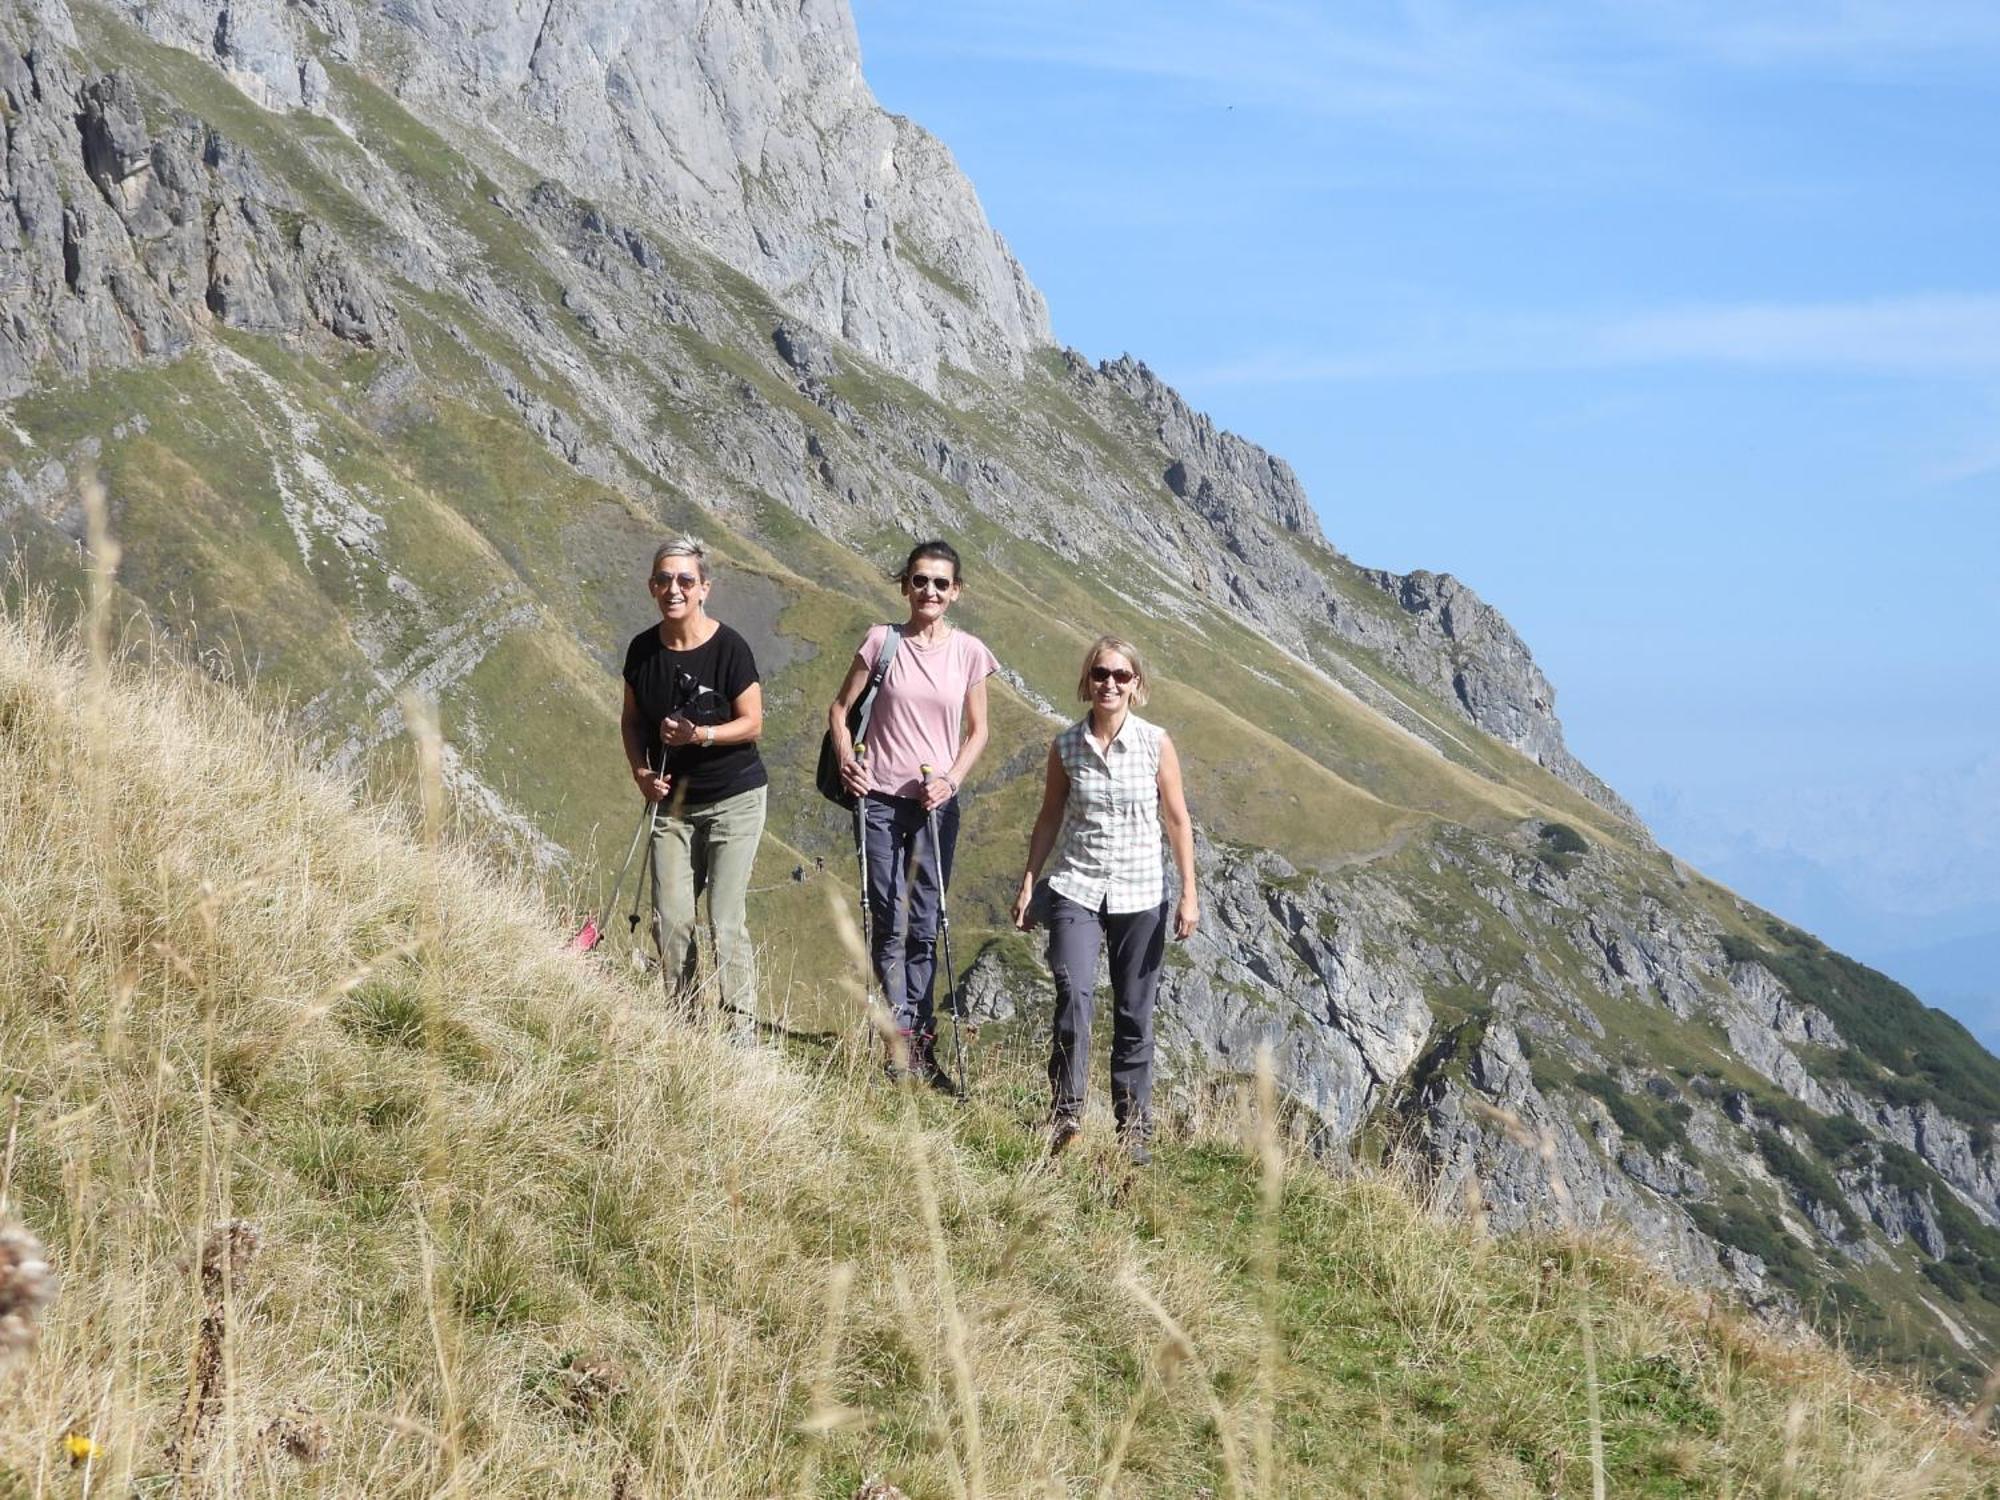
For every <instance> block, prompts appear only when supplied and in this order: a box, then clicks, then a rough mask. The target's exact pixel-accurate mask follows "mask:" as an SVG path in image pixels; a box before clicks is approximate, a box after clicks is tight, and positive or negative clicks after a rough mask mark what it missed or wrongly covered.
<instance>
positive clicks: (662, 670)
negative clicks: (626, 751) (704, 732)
mask: <svg viewBox="0 0 2000 1500" xmlns="http://www.w3.org/2000/svg"><path fill="white" fill-rule="evenodd" d="M757 680H758V677H757V660H756V658H755V657H753V656H752V655H751V654H750V643H749V642H748V641H746V640H744V639H743V637H742V636H740V635H738V634H737V633H736V632H735V631H733V630H731V629H730V628H729V627H728V626H727V625H724V624H723V623H721V621H717V622H716V626H715V634H714V635H712V636H710V637H709V638H708V639H707V640H706V641H704V642H702V644H701V645H699V646H696V647H695V648H694V649H693V650H692V651H669V650H668V649H667V648H666V647H665V646H663V645H661V644H660V631H659V627H658V626H650V627H648V628H647V629H645V630H642V631H640V632H639V633H638V634H637V635H635V636H633V637H632V644H631V645H629V646H627V647H626V648H625V681H626V682H627V683H629V684H630V685H631V688H632V696H633V697H634V698H636V699H637V700H638V702H639V733H640V742H641V743H642V744H643V745H644V746H645V749H646V763H647V764H648V765H650V766H652V767H654V768H655V769H657V770H663V771H665V772H666V773H667V775H669V776H671V777H673V779H674V789H673V792H672V794H671V795H670V798H669V800H670V801H671V802H681V801H686V802H690V803H695V804H700V803H704V802H717V801H720V800H721V799H722V798H724V797H734V796H735V795H736V794H737V793H738V792H748V791H754V790H755V789H756V788H758V787H760V786H764V785H766V784H768V783H769V781H770V779H771V778H770V777H769V776H767V775H766V774H765V772H764V761H763V757H761V756H760V755H758V754H757V745H756V742H755V741H754V740H753V741H750V742H748V743H746V744H741V745H717V746H716V747H715V748H714V749H713V750H711V749H708V748H707V747H706V746H704V745H702V744H701V743H699V742H698V741H697V742H696V743H695V744H692V745H675V746H671V747H669V746H663V745H662V744H661V743H660V720H662V719H664V718H666V717H667V716H668V715H669V714H678V715H680V716H681V717H682V718H686V719H692V720H693V721H694V722H695V723H696V724H726V723H728V722H729V721H730V720H731V719H733V718H735V717H736V707H735V705H736V699H737V697H738V696H739V695H740V694H741V693H742V692H743V691H744V690H745V689H746V688H748V687H749V686H750V685H751V684H752V683H754V682H756V681H757ZM663 750H664V751H665V753H666V763H665V764H664V765H662V764H661V762H660V755H661V752H662V751H663Z"/></svg>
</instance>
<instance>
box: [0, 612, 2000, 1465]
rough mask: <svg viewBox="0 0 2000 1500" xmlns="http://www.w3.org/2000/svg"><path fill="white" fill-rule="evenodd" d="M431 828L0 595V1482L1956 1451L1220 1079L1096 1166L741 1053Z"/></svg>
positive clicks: (1594, 1259)
mask: <svg viewBox="0 0 2000 1500" xmlns="http://www.w3.org/2000/svg"><path fill="white" fill-rule="evenodd" d="M416 753H417V754H418V755H419V756H420V757H421V754H422V745H421V736H420V743H419V744H418V746H417V747H416ZM421 781H422V778H421V777H420V778H419V782H420V784H421ZM439 823H440V818H439V816H438V809H437V808H436V807H435V806H434V805H433V806H431V807H430V808H429V809H428V811H427V812H426V811H425V810H424V809H421V808H420V809H419V810H418V811H416V812H413V813H411V814H408V815H406V814H404V813H402V812H399V811H396V810H394V809H390V808H384V807H379V806H378V807H369V806H360V805H357V804H356V803H355V801H354V800H353V798H352V796H351V794H350V792H349V790H348V789H346V788H344V787H342V786H339V785H335V784H332V783H330V782H328V781H326V780H325V779H323V778H321V777H319V776H318V775H316V774H314V773H312V772H311V771H309V770H308V769H307V768H306V767H305V766H304V765H303V764H302V763H301V761H300V760H299V758H298V756H297V755H296V753H295V751H294V748H293V747H292V746H291V745H290V744H289V743H287V742H286V741H285V740H284V739H283V737H282V736H280V735H279V734H278V733H276V732H275V731H274V730H273V729H272V728H271V727H270V726H268V725H266V724H264V723H262V722H260V721H258V720H257V719H256V718H254V717H253V716H252V715H251V714H250V713H249V712H248V711H247V710H245V709H243V708H241V707H239V706H238V705H236V704H235V703H234V702H233V701H231V700H229V699H227V698H225V697H223V696H222V695H221V694H220V693H219V692H218V691H217V690H214V689H212V688H209V687H207V686H206V685H203V684H199V683H196V682H194V681H191V680H190V679H188V678H186V677H184V676H181V675H178V674H176V673H175V672H174V671H172V670H171V669H168V668H164V667H154V668H149V669H144V670H141V669H139V668H134V667H115V666H114V665H113V664H111V663H110V662H109V660H108V657H107V656H106V655H105V654H104V653H98V654H97V655H96V657H95V659H94V661H93V656H92V653H91V652H89V651H88V650H80V649H77V648H75V647H74V646H70V645H65V644H63V643H61V642H59V641H57V640H55V639H53V638H52V637H51V635H50V633H49V631H48V630H47V628H46V627H45V626H43V625H42V624H41V623H39V622H38V621H37V620H36V619H34V618H32V617H31V618H26V619H23V618H20V617H14V618H9V619H6V620H4V621H0V872H3V873H0V926H4V938H5V944H4V950H0V995H4V1001H0V1098H4V1097H5V1096H10V1095H17V1096H19V1098H20V1099H21V1100H22V1101H23V1102H22V1105H21V1111H20V1117H19V1128H18V1138H17V1139H16V1140H15V1141H13V1142H12V1143H11V1144H10V1146H9V1149H8V1156H7V1161H8V1168H7V1181H6V1182H5V1184H4V1186H0V1195H4V1198H5V1201H6V1205H7V1209H6V1211H7V1212H8V1213H10V1214H12V1215H14V1216H16V1217H18V1218H19V1219H20V1220H21V1221H23V1222H24V1223H25V1225H26V1227H27V1229H28V1230H30V1231H31V1232H32V1233H33V1234H34V1235H35V1236H37V1237H38V1238H39V1241H40V1243H41V1244H42V1245H44V1246H46V1247H47V1252H48V1259H49V1260H50V1261H51V1262H52V1263H53V1264H54V1265H55V1267H56V1269H57V1270H58V1271H59V1272H60V1275H61V1292H60V1295H59V1296H58V1297H57V1298H56V1300H55V1301H54V1302H53V1304H51V1305H49V1306H48V1307H46V1308H42V1307H41V1306H40V1305H39V1304H37V1306H36V1308H35V1312H36V1314H37V1318H38V1321H39V1324H40V1338H39V1341H38V1343H36V1344H35V1345H34V1346H33V1347H32V1348H30V1349H28V1350H27V1351H26V1352H25V1353H24V1354H23V1355H22V1357H19V1358H16V1359H13V1360H11V1361H9V1362H8V1363H7V1364H6V1365H5V1366H4V1367H0V1496H10V1497H11V1495H13V1494H16V1493H18V1494H21V1495H33V1496H38V1497H39V1496H44V1495H49V1496H54V1495H63V1496H69V1495H82V1494H102V1495H107V1496H108V1495H113V1494H115V1495H118V1496H121V1497H122V1496H126V1495H130V1494H134V1493H139V1494H149V1495H150V1494H168V1493H180V1494H183V1495H190V1496H193V1495H202V1496H261V1495H289V1494H323V1495H339V1496H357V1495H366V1496H405V1495H408V1496H416V1495H425V1496H432V1495H464V1496H482V1497H483V1496H502V1495H520V1496H562V1495H578V1496H581V1495H592V1496H601V1495H604V1494H607V1493H610V1494H616V1495H625V1496H637V1495H658V1496H666V1495H714V1496H726V1497H749V1496H765V1495H773V1496H775V1495H786V1496H790V1495H815V1496H834V1495H838V1496H842V1497H846V1496H851V1495H853V1494H854V1493H855V1490H856V1488H857V1486H858V1485H859V1484H860V1483H861V1481H862V1479H863V1477H864V1476H874V1475H880V1476H882V1477H883V1478H884V1479H885V1480H887V1481H889V1482H891V1483H893V1484H894V1485H895V1486H897V1487H898V1488H900V1489H901V1490H903V1491H905V1492H906V1493H907V1494H909V1495H910V1496H912V1497H919V1500H921V1497H927V1496H940V1495H957V1496H966V1497H976V1496H987V1497H994V1500H998V1497H1003V1496H1004V1497H1011V1496H1020V1495H1050V1496H1058V1495H1080V1494H1095V1495H1103V1496H1138V1495H1177V1494H1184V1495H1195V1494H1203V1493H1218V1494H1220V1493H1228V1494H1244V1495H1259V1496H1275V1495H1310V1494H1327V1495H1355V1494H1382V1495H1404V1494H1409V1495H1418V1494H1433V1493H1468V1494H1473V1493H1477V1494H1493V1495H1531V1494H1535V1495H1539V1494H1547V1493H1551V1492H1554V1493H1561V1494H1572V1493H1574V1494H1587V1493H1589V1492H1590V1486H1591V1482H1592V1473H1593V1468H1594V1465H1593V1462H1592V1459H1591V1456H1590V1455H1591V1451H1592V1444H1593V1440H1595V1441H1598V1442H1601V1443H1602V1445H1603V1446H1604V1449H1605V1452H1606V1458H1605V1460H1604V1463H1605V1465H1606V1467H1607V1468H1608V1472H1609V1473H1610V1475H1611V1491H1612V1493H1648V1494H1666V1493H1687V1494H1726V1495H1752V1494H1756V1495H1764V1494H1787V1493H1796V1494H1801V1495H1804V1494H1817V1495H1851V1496H1856V1497H1861V1496H1870V1497H1873V1496H1891V1495H1894V1496H1912V1497H1914V1496H1928V1495H1937V1496H1945V1495H1968V1494H1980V1493H1989V1494H1990V1493H1995V1492H1996V1489H1995V1480H1994V1478H1993V1468H1992V1465H1993V1454H1992V1452H1991V1450H1990V1449H1988V1448H1986V1447H1985V1446H1983V1445H1981V1444H1979V1443H1977V1442H1975V1441H1973V1440H1972V1439H1971V1438H1969V1437H1967V1436H1966V1435H1964V1434H1963V1433H1962V1432H1961V1431H1959V1430H1958V1429H1957V1428H1956V1427H1955V1426H1954V1423H1953V1421H1952V1419H1951V1418H1950V1416H1949V1414H1947V1413H1944V1412H1942V1411H1940V1410H1938V1409H1935V1408H1933V1407H1929V1406H1927V1405H1925V1404H1923V1403H1922V1402H1921V1401H1919V1400H1917V1399H1916V1398H1914V1397H1912V1396H1909V1395H1907V1394H1904V1393H1901V1392H1898V1391H1897V1390H1895V1389H1893V1388H1890V1387H1888V1386H1884V1385H1880V1384H1876V1383H1871V1382H1869V1381H1867V1380H1864V1379H1863V1378H1861V1377H1860V1376H1858V1375H1857V1374H1856V1373H1855V1372H1854V1371H1853V1370H1852V1369H1851V1368H1850V1367H1848V1366H1847V1365H1845V1364H1844V1363H1843V1362H1842V1361H1840V1360H1839V1359H1838V1358H1837V1357H1836V1356H1834V1355H1832V1354H1829V1353H1826V1352H1824V1351H1812V1350H1786V1349H1782V1348H1778V1347H1775V1346H1773V1345H1771V1344H1769V1343H1768V1342H1767V1341H1765V1340H1763V1339H1762V1338H1761V1337H1759V1336H1758V1335H1757V1334H1756V1333H1755V1332H1754V1331H1753V1330H1750V1329H1747V1328H1745V1327H1743V1326H1742V1325H1740V1324H1737V1323H1735V1322H1733V1321H1731V1320H1729V1319H1727V1318H1719V1317H1715V1316H1711V1315H1710V1314H1708V1312H1707V1311H1706V1310H1705V1309H1703V1308H1702V1307H1701V1306H1700V1305H1699V1304H1698V1303H1697V1302H1696V1301H1695V1300H1694V1299H1693V1298H1691V1297H1689V1296H1687V1295H1685V1294H1681V1293H1678V1292H1675V1291H1673V1290H1671V1289H1667V1288H1662V1287H1661V1286H1660V1285H1659V1284H1658V1283H1657V1280H1656V1279H1655V1278H1654V1277H1653V1276H1652V1275H1651V1273H1650V1272H1648V1271H1647V1270H1646V1269H1645V1268H1643V1267H1641V1266H1639V1265H1638V1264H1637V1263H1636V1262H1633V1261H1629V1260H1626V1259H1622V1258H1620V1257H1619V1256H1618V1255H1616V1254H1615V1253H1612V1252H1610V1251H1608V1250H1605V1249H1604V1248H1603V1247H1599V1246H1589V1245H1581V1244H1563V1243H1556V1242H1535V1243H1529V1242H1525V1241H1522V1242H1494V1241H1491V1240H1489V1239H1487V1238H1486V1237H1485V1236H1484V1235H1483V1234H1482V1233H1480V1232H1478V1231H1477V1229H1476V1228H1474V1227H1472V1226H1468V1225H1466V1224H1464V1223H1460V1222H1451V1221H1449V1220H1448V1219H1447V1218H1446V1217H1445V1216H1441V1215H1440V1214H1438V1213H1436V1212H1433V1211H1431V1210H1430V1209H1429V1208H1427V1207H1426V1206H1425V1205H1423V1204H1422V1203H1421V1202H1419V1201H1418V1200H1417V1198H1416V1197H1414V1196H1413V1195H1412V1194H1411V1193H1410V1192H1409V1191H1407V1190H1406V1189H1405V1188H1404V1187H1403V1186H1401V1185H1399V1184H1397V1183H1396V1182H1393V1181H1391V1180H1388V1179H1386V1178H1384V1177H1381V1176H1378V1175H1370V1174H1363V1173H1357V1174H1355V1175H1352V1176H1348V1177H1341V1178H1335V1177H1333V1176H1330V1175H1328V1174H1326V1173H1323V1172H1321V1171H1318V1170H1316V1169H1314V1168H1311V1167H1309V1166H1307V1165H1306V1164H1304V1163H1301V1162H1298V1161H1288V1160H1287V1159H1286V1157H1285V1155H1284V1153H1283V1151H1282V1150H1280V1148H1279V1140H1278V1137H1277V1135H1276V1133H1275V1131H1273V1130H1271V1129H1270V1128H1268V1126H1267V1125H1266V1126H1259V1125H1257V1124H1256V1123H1255V1122H1258V1121H1264V1122H1268V1121H1269V1120H1270V1119H1271V1116H1272V1109H1271V1107H1270V1105H1269V1102H1268V1100H1267V1101H1266V1102H1265V1103H1264V1105H1262V1106H1261V1107H1259V1106H1257V1105H1256V1104H1255V1103H1254V1097H1255V1096H1254V1093H1253V1096H1252V1098H1253V1104H1252V1105H1251V1106H1250V1107H1249V1108H1248V1109H1246V1112H1245V1118H1246V1119H1247V1120H1248V1121H1250V1122H1252V1123H1251V1125H1249V1126H1248V1127H1246V1130H1245V1133H1244V1134H1243V1135H1242V1140H1243V1141H1244V1142H1247V1144H1239V1143H1238V1141H1237V1140H1236V1139H1232V1138H1231V1137H1232V1135H1233V1133H1234V1128H1233V1127H1232V1128H1231V1129H1220V1130H1218V1132H1217V1134H1216V1138H1212V1139H1196V1140H1189V1141H1180V1142H1169V1143H1167V1144H1166V1145H1165V1146H1164V1148H1163V1149H1162V1152H1161V1159H1160V1161H1159V1163H1158V1164H1157V1165H1156V1167H1155V1168H1154V1169H1153V1171H1152V1172H1151V1173H1150V1174H1149V1175H1148V1176H1146V1177H1144V1178H1141V1179H1139V1180H1137V1181H1132V1180H1130V1179H1129V1178H1128V1177H1127V1175H1126V1174H1124V1173H1123V1172H1121V1171H1119V1170H1118V1169H1117V1167H1116V1158H1115V1155H1114V1154H1113V1153H1112V1152H1111V1151H1110V1150H1109V1149H1108V1148H1107V1147H1106V1146H1105V1145H1104V1144H1103V1143H1093V1144H1090V1145H1087V1147H1086V1148H1085V1149H1083V1150H1082V1151H1080V1152H1078V1153H1077V1155H1076V1158H1075V1160H1074V1161H1071V1162H1067V1163H1066V1164H1065V1167H1064V1170H1063V1171H1061V1172H1051V1171H1048V1170H1045V1169H1044V1168H1043V1167H1042V1166H1041V1164H1040V1160H1039V1156H1038V1153H1037V1150H1036V1147H1035V1142H1034V1140H1033V1138H1032V1137H1031V1136H1030V1135H1029V1134H1028V1132H1027V1130H1026V1128H1025V1127H1026V1125H1027V1124H1028V1123H1029V1119H1028V1116H1027V1111H1028V1110H1029V1109H1031V1108H1032V1105H1031V1104H1030V1103H1024V1102H1023V1098H1024V1096H1023V1095H1021V1094H1019V1093H1018V1092H1017V1091H1016V1090H1015V1087H1014V1085H1013V1084H1012V1083H1010V1082H1009V1081H1008V1080H1006V1079H998V1080H995V1081H993V1083H992V1084H991V1085H990V1087H989V1088H987V1089H986V1090H985V1091H984V1092H983V1093H982V1096H981V1097H980V1098H979V1099H977V1100H975V1101H974V1103H973V1104H972V1106H971V1107H969V1108H960V1107H957V1106H953V1105H951V1104H949V1103H946V1102H944V1101H942V1100H938V1099H934V1098H930V1097H925V1096H919V1095H917V1094H915V1093H913V1092H910V1091H891V1090H887V1089H884V1088H881V1087H879V1086H878V1085H876V1084H875V1083H874V1082H873V1075H874V1071H875V1070H874V1065H873V1061H872V1056H871V1050H872V1047H871V1043H870V1041H869V1039H868V1037H867V1035H866V1031H865V1028H857V1029H856V1031H855V1033H854V1035H853V1036H852V1037H850V1038H849V1039H845V1040H838V1041H835V1042H832V1043H831V1044H828V1045H825V1046H814V1045H809V1044H803V1043H801V1044H797V1045H794V1046H792V1047H791V1048H789V1049H788V1050H782V1051H781V1050H779V1049H777V1048H760V1049H757V1050H753V1051H747V1052H746V1051H742V1050H738V1049H736V1048H733V1047H732V1046H731V1045H730V1044H729V1042H728V1040H727V1039H726V1038H725V1037H723V1036H722V1035H720V1034H718V1033H716V1032H713V1031H711V1030H709V1029H707V1028H705V1027H701V1026H693V1025H684V1024H678V1023H675V1022H673V1021H671V1020H669V1019H667V1018H665V1017H664V1016H663V1015H662V1014H661V1013H660V1008H659V1006H658V1004H657V1001H656V997H655V996H654V995H653V994H652V993H651V992H650V991H649V990H647V989H645V988H643V987H641V986H639V985H638V984H636V983H634V982H632V981H630V980H629V979H627V978H623V977H621V976H620V975H619V974H617V973H616V972H614V971H612V970H611V969H609V968H608V967H606V966H603V965H600V964H596V963H593V962H590V961H585V960H579V959H577V958H574V957H572V956H570V955H568V954H566V953H565V952H563V951H562V935H561V934H560V933H558V932H557V931H556V930H554V928H553V927H552V925H551V923H550V920H549V918H548V916H547V914H546V912H545V911H544V910H543V909H542V908H541V907H540V906H539V905H538V904H537V903H536V900H535V899H534V897H533V896H532V894H531V893H530V892H529V891H528V889H527V888H526V887H525V886H524V885H517V884H510V883H509V882H508V881H506V880H504V879H500V878H496V877H495V875H494V874H493V873H492V871H491V870H490V869H488V868H486V867H484V866H483V865H481V864H480V863H479V862H477V861H476V860H474V859H473V858H472V857H471V856H469V855H468V854H466V853H464V852H463V851H461V850H459V849H456V848H454V847H452V846H450V845H449V844H447V843H445V842H443V841H441V839H440V837H439V835H438V834H437V829H438V827H439ZM836 929H837V924H833V923H829V931H828V932H827V934H825V936H824V937H823V938H822V940H823V941H836V942H837V941H840V934H839V932H838V931H837V930H836ZM1094 1129H1095V1127H1093V1130H1094ZM248 1226H254V1228H255V1233H254V1237H253V1235H252V1233H251V1230H250V1228H249V1227H248ZM253 1249H254V1253H252V1250H253ZM1545 1258H1555V1259H1558V1260H1559V1261H1560V1263H1561V1266H1562V1268H1563V1269H1562V1274H1561V1275H1560V1276H1559V1277H1557V1278H1554V1279H1553V1281H1552V1279H1551V1278H1550V1277H1548V1276H1545V1275H1544V1274H1542V1272H1541V1270H1540V1269H1539V1268H1540V1267H1541V1264H1542V1262H1543V1260H1544V1259H1545ZM1580 1326H1587V1327H1588V1328H1589V1329H1590V1330H1591V1347H1592V1349H1593V1350H1594V1355H1595V1365H1594V1369H1595V1374H1594V1375H1593V1374H1591V1373H1590V1372H1589V1371H1588V1370H1587V1369H1586V1366H1585V1362H1584V1357H1583V1356H1584V1341H1583V1340H1581V1339H1580V1338H1579V1336H1578V1330H1579V1327H1580ZM1648 1372H1652V1373H1648ZM1635 1391H1636V1392H1637V1394H1636V1395H1635V1394H1634V1392H1635ZM1628 1398H1629V1399H1628ZM1592 1410H1598V1411H1599V1415H1598V1417H1597V1420H1596V1421H1595V1423H1593V1421H1592V1419H1591V1416H1590V1413H1591V1411H1592Z"/></svg>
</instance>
